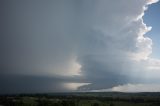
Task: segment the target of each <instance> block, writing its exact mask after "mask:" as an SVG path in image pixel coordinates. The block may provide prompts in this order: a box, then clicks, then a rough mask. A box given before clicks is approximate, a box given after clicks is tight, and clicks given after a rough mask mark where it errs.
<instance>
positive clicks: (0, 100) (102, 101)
mask: <svg viewBox="0 0 160 106" xmlns="http://www.w3.org/2000/svg"><path fill="white" fill-rule="evenodd" d="M0 106H160V93H120V92H81V93H76V92H75V93H48V94H19V95H1V96H0Z"/></svg>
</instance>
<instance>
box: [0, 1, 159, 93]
mask: <svg viewBox="0 0 160 106" xmlns="http://www.w3.org/2000/svg"><path fill="white" fill-rule="evenodd" d="M156 2H158V0H119V1H117V0H98V1H97V0H87V1H86V0H81V1H79V0H67V1H66V0H54V1H50V0H47V1H43V0H39V1H38V0H37V1H36V0H35V1H21V0H15V1H11V0H10V1H1V3H0V4H3V6H1V8H2V9H1V10H2V11H1V13H2V15H3V17H2V18H1V21H3V22H2V26H3V31H1V32H2V36H3V37H2V41H1V42H2V45H1V47H2V52H1V57H2V62H1V63H2V65H1V73H0V75H1V76H3V77H4V78H1V81H0V82H4V83H6V86H4V87H3V88H1V89H0V91H1V92H3V91H4V90H5V92H8V91H10V92H17V91H19V90H20V89H22V91H21V92H30V91H32V92H33V91H34V90H35V88H36V90H35V91H39V92H45V91H46V92H47V91H48V89H47V88H50V89H49V91H50V92H54V91H56V92H58V89H56V86H58V87H59V88H61V89H60V90H59V91H72V90H82V91H83V90H87V91H88V90H99V89H108V88H112V87H115V86H117V85H122V84H127V83H155V81H158V80H160V79H158V76H157V75H158V74H159V73H160V72H159V71H160V67H159V66H160V65H159V64H160V60H158V59H153V58H151V57H149V56H150V54H151V53H152V40H151V39H150V38H148V37H147V36H145V34H146V33H147V32H148V31H150V30H151V27H148V26H147V25H146V24H145V23H144V22H143V18H142V17H143V15H144V11H146V10H147V6H148V5H151V4H152V3H156ZM11 76H18V77H17V78H18V79H14V78H12V80H14V83H13V84H14V85H16V87H14V90H13V91H12V89H8V88H12V87H11V86H9V85H10V83H12V80H10V79H9V78H10V77H11ZM22 76H26V77H27V78H29V77H30V76H31V77H32V78H33V79H34V82H35V83H36V82H38V81H41V80H42V82H43V81H44V82H48V83H47V84H46V83H42V85H41V84H38V85H34V84H32V83H31V84H30V83H29V82H32V81H30V80H29V82H28V80H24V79H23V78H22ZM2 79H3V80H2ZM19 80H22V82H23V83H26V82H27V84H28V86H29V85H31V86H30V87H29V89H28V90H27V91H26V90H25V88H26V87H22V86H21V85H22V83H21V82H19ZM51 85H53V86H51ZM35 86H36V87H35ZM41 86H46V88H44V87H41ZM69 86H71V87H69Z"/></svg>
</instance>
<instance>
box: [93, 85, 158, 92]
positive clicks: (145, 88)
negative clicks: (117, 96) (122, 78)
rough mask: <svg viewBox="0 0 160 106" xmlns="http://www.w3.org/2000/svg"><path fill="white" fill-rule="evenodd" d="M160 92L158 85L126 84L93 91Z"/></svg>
mask: <svg viewBox="0 0 160 106" xmlns="http://www.w3.org/2000/svg"><path fill="white" fill-rule="evenodd" d="M105 91H107V92H111V91H113V92H160V84H126V85H118V86H115V87H112V88H110V89H102V90H95V92H105Z"/></svg>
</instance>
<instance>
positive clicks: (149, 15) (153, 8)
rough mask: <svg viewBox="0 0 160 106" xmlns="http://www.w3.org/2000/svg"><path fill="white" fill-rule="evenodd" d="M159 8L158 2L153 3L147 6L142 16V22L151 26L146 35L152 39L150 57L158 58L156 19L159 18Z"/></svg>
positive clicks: (157, 27) (158, 38)
mask: <svg viewBox="0 0 160 106" xmlns="http://www.w3.org/2000/svg"><path fill="white" fill-rule="evenodd" d="M159 9H160V2H158V3H155V4H153V5H150V6H149V9H148V10H147V11H146V12H145V15H144V16H143V19H144V22H145V23H146V24H147V25H149V26H152V27H153V29H152V31H149V32H148V33H147V34H146V35H147V36H149V37H150V38H151V39H152V41H153V46H152V48H153V52H152V54H151V55H152V57H156V58H160V56H159V52H160V45H159V42H160V36H159V30H160V27H159V24H158V23H157V21H158V20H159V18H160V14H158V12H159Z"/></svg>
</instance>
